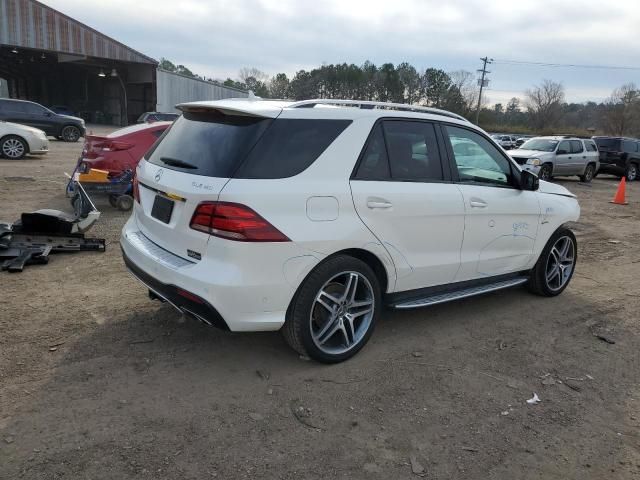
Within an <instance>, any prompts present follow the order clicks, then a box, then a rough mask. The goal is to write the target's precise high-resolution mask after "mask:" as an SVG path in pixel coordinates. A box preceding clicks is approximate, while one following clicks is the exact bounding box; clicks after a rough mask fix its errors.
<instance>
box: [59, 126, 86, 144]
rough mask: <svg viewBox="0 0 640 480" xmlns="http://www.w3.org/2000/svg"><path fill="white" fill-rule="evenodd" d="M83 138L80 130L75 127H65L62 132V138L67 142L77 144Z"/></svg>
mask: <svg viewBox="0 0 640 480" xmlns="http://www.w3.org/2000/svg"><path fill="white" fill-rule="evenodd" d="M81 136H82V134H81V132H80V129H79V128H78V127H76V126H75V125H65V126H64V127H62V130H61V131H60V137H61V138H62V140H63V141H65V142H77V141H78V140H79V139H80V137H81Z"/></svg>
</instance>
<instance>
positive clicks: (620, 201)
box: [610, 177, 628, 205]
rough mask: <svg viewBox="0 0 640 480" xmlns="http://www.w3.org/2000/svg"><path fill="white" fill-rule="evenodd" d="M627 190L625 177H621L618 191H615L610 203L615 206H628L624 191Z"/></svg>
mask: <svg viewBox="0 0 640 480" xmlns="http://www.w3.org/2000/svg"><path fill="white" fill-rule="evenodd" d="M626 188H627V179H626V177H622V180H620V185H618V190H616V194H615V195H614V196H613V200H611V202H610V203H615V204H617V205H628V202H627V201H626V199H625V191H626Z"/></svg>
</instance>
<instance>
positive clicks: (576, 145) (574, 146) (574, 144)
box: [571, 140, 584, 153]
mask: <svg viewBox="0 0 640 480" xmlns="http://www.w3.org/2000/svg"><path fill="white" fill-rule="evenodd" d="M583 150H584V148H583V147H582V142H581V141H580V140H571V153H581V152H582V151H583Z"/></svg>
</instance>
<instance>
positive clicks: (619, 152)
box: [593, 137, 640, 181]
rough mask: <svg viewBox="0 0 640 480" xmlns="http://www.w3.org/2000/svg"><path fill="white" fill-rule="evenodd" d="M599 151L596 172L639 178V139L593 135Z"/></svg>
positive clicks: (629, 178) (629, 179)
mask: <svg viewBox="0 0 640 480" xmlns="http://www.w3.org/2000/svg"><path fill="white" fill-rule="evenodd" d="M593 140H594V141H595V142H596V144H597V145H598V151H599V152H600V170H598V173H610V174H612V175H617V176H619V177H621V178H622V177H623V176H625V177H627V181H632V180H638V179H640V140H638V139H637V138H624V137H593Z"/></svg>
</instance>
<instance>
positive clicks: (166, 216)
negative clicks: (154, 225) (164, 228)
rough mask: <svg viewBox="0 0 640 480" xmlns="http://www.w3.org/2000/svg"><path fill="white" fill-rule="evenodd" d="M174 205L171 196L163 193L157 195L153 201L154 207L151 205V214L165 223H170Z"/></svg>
mask: <svg viewBox="0 0 640 480" xmlns="http://www.w3.org/2000/svg"><path fill="white" fill-rule="evenodd" d="M173 205H174V202H173V200H171V199H170V198H167V197H165V196H163V195H156V198H155V199H154V201H153V207H151V216H152V217H153V218H155V219H156V220H160V221H161V222H163V223H169V222H170V221H171V214H172V213H173Z"/></svg>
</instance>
